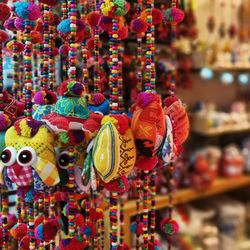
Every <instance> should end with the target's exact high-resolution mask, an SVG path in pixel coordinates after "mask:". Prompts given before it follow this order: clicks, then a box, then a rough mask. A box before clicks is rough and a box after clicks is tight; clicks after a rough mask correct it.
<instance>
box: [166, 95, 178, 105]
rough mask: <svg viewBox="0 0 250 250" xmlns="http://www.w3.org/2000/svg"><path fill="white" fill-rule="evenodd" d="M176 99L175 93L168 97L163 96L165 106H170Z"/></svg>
mask: <svg viewBox="0 0 250 250" xmlns="http://www.w3.org/2000/svg"><path fill="white" fill-rule="evenodd" d="M178 100H179V99H178V98H177V97H176V96H175V95H173V96H169V97H167V98H165V100H164V104H165V106H166V107H170V106H171V105H172V104H173V103H174V102H176V101H178Z"/></svg>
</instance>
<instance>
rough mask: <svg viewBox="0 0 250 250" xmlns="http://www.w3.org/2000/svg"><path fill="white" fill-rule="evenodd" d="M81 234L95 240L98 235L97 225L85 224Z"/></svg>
mask: <svg viewBox="0 0 250 250" xmlns="http://www.w3.org/2000/svg"><path fill="white" fill-rule="evenodd" d="M81 233H82V234H84V235H85V236H86V237H87V238H91V239H93V238H94V237H95V233H96V228H95V225H94V224H93V223H91V222H85V223H84V225H83V227H82V228H81Z"/></svg>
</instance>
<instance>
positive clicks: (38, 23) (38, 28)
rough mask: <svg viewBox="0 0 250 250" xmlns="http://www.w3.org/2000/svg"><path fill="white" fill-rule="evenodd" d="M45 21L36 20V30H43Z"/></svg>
mask: <svg viewBox="0 0 250 250" xmlns="http://www.w3.org/2000/svg"><path fill="white" fill-rule="evenodd" d="M43 28H44V27H43V21H42V20H41V19H38V20H37V21H36V26H35V28H34V30H35V31H38V32H43Z"/></svg>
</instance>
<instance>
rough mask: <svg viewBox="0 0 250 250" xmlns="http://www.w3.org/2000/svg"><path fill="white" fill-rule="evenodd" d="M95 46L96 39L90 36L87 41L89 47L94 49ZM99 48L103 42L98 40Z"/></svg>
mask: <svg viewBox="0 0 250 250" xmlns="http://www.w3.org/2000/svg"><path fill="white" fill-rule="evenodd" d="M94 46H95V39H94V37H92V38H90V39H89V40H88V42H87V47H88V49H89V50H94ZM97 46H98V48H100V47H101V42H100V41H98V44H97Z"/></svg>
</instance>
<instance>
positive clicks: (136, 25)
mask: <svg viewBox="0 0 250 250" xmlns="http://www.w3.org/2000/svg"><path fill="white" fill-rule="evenodd" d="M147 27H148V24H147V22H146V21H145V20H143V19H142V18H136V19H133V20H132V22H131V24H130V29H131V31H133V32H136V33H138V34H140V33H144V32H146V30H147Z"/></svg>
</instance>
